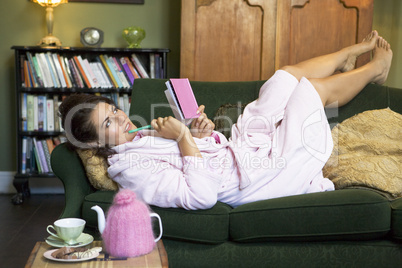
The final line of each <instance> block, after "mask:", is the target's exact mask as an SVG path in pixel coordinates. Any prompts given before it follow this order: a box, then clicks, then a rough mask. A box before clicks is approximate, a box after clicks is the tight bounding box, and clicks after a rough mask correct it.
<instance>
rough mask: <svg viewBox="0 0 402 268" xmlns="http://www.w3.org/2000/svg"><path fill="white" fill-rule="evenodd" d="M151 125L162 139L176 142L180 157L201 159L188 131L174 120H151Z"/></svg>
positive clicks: (166, 118) (167, 118) (172, 118)
mask: <svg viewBox="0 0 402 268" xmlns="http://www.w3.org/2000/svg"><path fill="white" fill-rule="evenodd" d="M151 125H152V127H153V128H154V129H155V130H156V131H157V132H158V133H159V134H160V135H161V136H162V137H163V138H165V139H171V140H176V141H177V144H178V146H179V150H180V153H181V155H182V156H195V157H202V156H201V153H200V150H199V149H198V147H197V144H196V143H195V142H194V139H193V137H192V136H191V133H190V130H189V129H188V127H186V125H184V124H183V123H182V122H180V121H179V120H177V119H176V118H174V117H172V116H169V117H159V118H157V119H154V120H152V121H151Z"/></svg>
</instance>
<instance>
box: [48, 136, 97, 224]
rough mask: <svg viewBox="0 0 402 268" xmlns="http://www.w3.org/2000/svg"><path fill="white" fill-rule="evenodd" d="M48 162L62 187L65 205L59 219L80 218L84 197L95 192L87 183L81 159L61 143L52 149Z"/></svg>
mask: <svg viewBox="0 0 402 268" xmlns="http://www.w3.org/2000/svg"><path fill="white" fill-rule="evenodd" d="M50 161H51V165H52V169H53V172H54V174H55V175H56V176H57V177H58V178H59V179H60V180H61V181H62V183H63V185H64V191H65V202H66V203H65V206H64V210H63V213H62V214H61V216H60V218H70V217H75V218H77V217H78V218H81V217H82V216H81V209H82V203H83V201H84V198H85V196H86V195H88V194H90V193H92V192H94V191H95V190H94V188H93V187H92V186H91V184H90V183H89V181H88V178H87V176H86V174H85V169H84V166H83V165H82V162H81V159H80V158H79V156H78V154H77V153H76V152H75V151H71V150H69V149H68V148H67V146H66V145H65V144H64V143H63V144H60V145H58V146H57V147H56V148H54V150H53V151H52V155H51V160H50Z"/></svg>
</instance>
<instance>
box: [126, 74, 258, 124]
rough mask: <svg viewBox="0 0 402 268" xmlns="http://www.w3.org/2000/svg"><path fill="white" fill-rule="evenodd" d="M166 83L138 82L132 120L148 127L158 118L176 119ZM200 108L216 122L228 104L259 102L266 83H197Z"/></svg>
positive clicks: (159, 80) (158, 80)
mask: <svg viewBox="0 0 402 268" xmlns="http://www.w3.org/2000/svg"><path fill="white" fill-rule="evenodd" d="M165 82H166V80H164V79H138V80H136V81H135V83H134V86H133V90H132V93H131V106H130V115H131V116H130V119H131V120H132V121H134V123H137V124H139V125H148V124H149V122H150V121H151V120H152V119H154V118H157V117H164V116H169V115H172V116H173V113H172V110H171V108H170V107H169V105H168V102H167V99H166V96H165V93H164V91H165V90H166V85H165ZM190 83H191V87H192V88H193V91H194V95H195V97H196V99H197V103H198V105H201V104H203V105H205V107H206V109H205V113H206V114H207V115H208V117H209V118H210V119H211V120H212V119H213V118H214V116H215V113H216V111H217V110H218V109H219V107H220V106H221V105H223V104H226V103H233V104H237V103H239V102H240V103H241V104H244V103H249V102H251V101H253V100H255V99H257V98H258V93H259V89H260V87H261V86H262V84H263V83H264V81H247V82H197V81H190Z"/></svg>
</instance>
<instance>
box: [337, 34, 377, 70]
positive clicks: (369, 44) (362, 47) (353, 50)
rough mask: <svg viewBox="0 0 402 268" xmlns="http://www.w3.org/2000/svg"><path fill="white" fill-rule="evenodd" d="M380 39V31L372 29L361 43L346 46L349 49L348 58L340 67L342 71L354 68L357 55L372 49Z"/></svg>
mask: <svg viewBox="0 0 402 268" xmlns="http://www.w3.org/2000/svg"><path fill="white" fill-rule="evenodd" d="M377 39H378V32H377V31H372V32H371V33H369V34H368V35H367V36H366V37H365V38H364V39H363V41H362V42H361V43H359V44H356V45H353V46H350V47H348V48H346V49H345V50H347V52H346V53H347V54H348V56H347V59H346V61H345V64H344V65H343V66H342V67H341V68H340V71H341V72H348V71H350V70H353V69H354V68H355V65H356V60H357V57H359V56H360V55H362V54H364V53H366V52H369V51H372V50H373V49H374V48H375V46H376V43H377Z"/></svg>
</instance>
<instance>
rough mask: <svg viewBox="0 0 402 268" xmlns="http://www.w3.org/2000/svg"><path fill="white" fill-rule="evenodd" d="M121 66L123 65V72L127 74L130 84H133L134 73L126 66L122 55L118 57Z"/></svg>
mask: <svg viewBox="0 0 402 268" xmlns="http://www.w3.org/2000/svg"><path fill="white" fill-rule="evenodd" d="M120 63H121V66H123V69H124V72H125V73H126V74H127V77H128V80H129V82H130V85H131V86H132V85H133V84H134V79H135V78H134V74H133V73H132V72H131V70H130V67H129V66H128V63H127V60H126V59H125V58H124V57H121V58H120Z"/></svg>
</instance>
